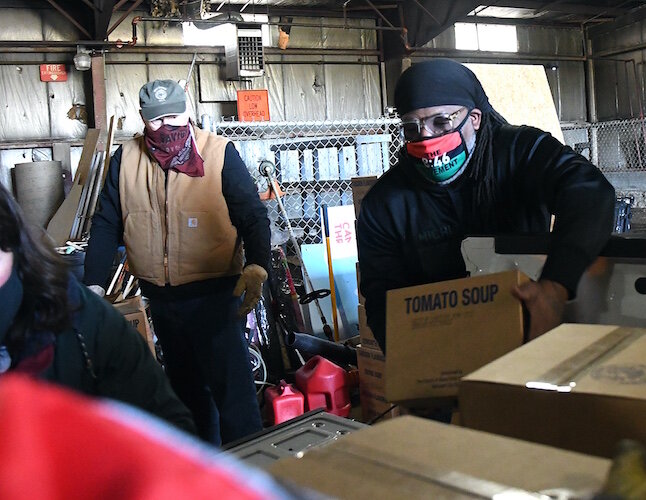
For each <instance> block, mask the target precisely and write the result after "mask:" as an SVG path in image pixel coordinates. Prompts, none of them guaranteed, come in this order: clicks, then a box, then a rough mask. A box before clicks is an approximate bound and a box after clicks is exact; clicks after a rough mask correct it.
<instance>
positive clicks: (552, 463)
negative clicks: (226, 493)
mask: <svg viewBox="0 0 646 500" xmlns="http://www.w3.org/2000/svg"><path fill="white" fill-rule="evenodd" d="M609 466H610V461H609V460H604V459H602V458H598V457H590V456H587V455H582V454H579V453H574V452H569V451H564V450H558V449H555V448H551V447H548V446H543V445H538V444H534V443H527V442H524V441H519V440H515V439H510V438H505V437H502V436H495V435H493V434H487V433H484V432H478V431H473V430H471V429H464V428H461V427H456V426H452V425H446V424H441V423H438V422H433V421H431V420H426V419H420V418H417V417H412V416H405V417H397V418H394V419H392V420H388V421H387V422H384V423H381V424H377V425H375V426H372V427H367V428H365V429H360V430H357V431H355V432H352V433H351V434H349V435H347V436H344V437H342V438H340V439H338V440H337V441H335V442H333V443H331V444H329V445H326V446H324V447H321V448H317V449H312V450H311V451H307V452H305V454H304V455H303V457H302V458H300V459H299V458H291V457H290V458H284V459H281V460H278V461H276V462H273V463H272V464H271V465H270V466H269V468H268V471H269V472H270V473H271V474H273V475H274V476H275V477H278V478H280V479H281V480H287V481H290V482H293V483H296V484H297V485H299V486H301V487H304V488H307V489H310V490H314V491H317V492H319V493H322V494H324V495H330V496H332V497H336V498H370V499H381V498H383V499H392V498H406V499H410V498H423V499H428V498H433V499H446V498H451V499H455V498H461V499H469V498H519V499H520V498H546V497H547V496H546V497H541V496H539V495H538V494H537V493H538V492H545V494H546V495H547V492H548V491H549V492H551V493H554V492H555V490H561V491H564V490H572V492H574V493H576V495H575V496H576V498H583V497H584V495H585V494H590V493H592V492H595V491H598V490H599V489H600V488H601V486H602V484H603V481H604V479H605V476H606V473H607V471H608V469H609ZM527 492H531V493H533V494H535V496H523V494H525V495H527ZM496 495H499V496H496ZM549 498H555V497H551V496H550V497H549Z"/></svg>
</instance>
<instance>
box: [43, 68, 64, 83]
mask: <svg viewBox="0 0 646 500" xmlns="http://www.w3.org/2000/svg"><path fill="white" fill-rule="evenodd" d="M40 81H41V82H66V81H67V71H66V70H65V65H64V64H41V65H40Z"/></svg>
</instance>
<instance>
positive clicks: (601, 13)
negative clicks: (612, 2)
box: [583, 0, 632, 24]
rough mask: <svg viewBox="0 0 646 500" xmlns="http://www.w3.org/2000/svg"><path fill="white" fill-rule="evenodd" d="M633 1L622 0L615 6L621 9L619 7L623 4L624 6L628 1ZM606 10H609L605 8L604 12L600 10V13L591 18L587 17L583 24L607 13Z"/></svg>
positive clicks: (629, 0)
mask: <svg viewBox="0 0 646 500" xmlns="http://www.w3.org/2000/svg"><path fill="white" fill-rule="evenodd" d="M631 1H632V0H626V1H624V2H621V3H620V4H619V5H616V6H615V7H616V8H617V9H619V8H621V7H622V6H624V5H626V4H628V3H630V2H631ZM606 12H607V10H604V11H603V12H600V13H599V14H597V15H595V16H592V17H591V18H589V19H586V20H585V21H583V24H588V23H589V22H591V21H594V20H595V19H598V18H599V17H601V16H602V15H603V14H605V13H606Z"/></svg>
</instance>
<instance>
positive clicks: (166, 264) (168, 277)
mask: <svg viewBox="0 0 646 500" xmlns="http://www.w3.org/2000/svg"><path fill="white" fill-rule="evenodd" d="M169 176H170V172H169V171H167V172H166V180H165V182H164V190H165V192H166V196H165V199H164V206H165V214H164V216H165V217H164V218H165V223H166V235H165V238H164V276H165V280H166V284H169V283H170V273H169V272H168V231H169V230H170V227H169V224H168V177H169Z"/></svg>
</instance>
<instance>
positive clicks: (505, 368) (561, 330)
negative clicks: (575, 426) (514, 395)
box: [462, 324, 646, 399]
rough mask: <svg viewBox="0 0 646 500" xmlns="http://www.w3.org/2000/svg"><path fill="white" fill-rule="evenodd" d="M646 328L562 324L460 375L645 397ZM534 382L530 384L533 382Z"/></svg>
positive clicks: (467, 379) (476, 379)
mask: <svg viewBox="0 0 646 500" xmlns="http://www.w3.org/2000/svg"><path fill="white" fill-rule="evenodd" d="M645 356H646V329H640V328H628V327H618V326H614V325H584V324H563V325H561V326H559V327H557V328H555V329H554V330H551V331H550V332H547V333H546V334H545V335H542V336H541V337H539V338H537V339H535V340H533V341H532V342H529V343H528V344H526V345H524V346H522V347H520V348H518V349H516V350H514V351H512V352H510V353H508V354H506V355H505V356H503V357H501V358H499V359H497V360H495V361H493V362H491V363H489V364H488V365H486V366H484V367H482V368H481V369H479V370H477V371H475V372H473V373H471V374H470V375H468V376H466V377H464V378H463V379H462V383H463V384H468V383H473V382H486V383H495V384H507V385H512V386H526V385H527V384H528V383H530V387H533V388H545V389H550V388H551V389H555V388H554V387H549V386H545V387H540V385H538V384H536V383H537V382H538V383H540V382H550V381H552V380H555V379H557V378H559V377H558V375H559V374H560V375H561V377H560V378H561V379H562V380H561V383H560V385H559V387H560V391H561V392H567V391H568V390H567V385H568V384H569V385H570V386H571V389H570V390H571V391H572V392H573V393H578V394H596V395H611V396H615V397H629V398H639V399H646V363H644V359H645ZM532 383H533V384H532Z"/></svg>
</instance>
